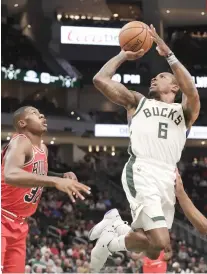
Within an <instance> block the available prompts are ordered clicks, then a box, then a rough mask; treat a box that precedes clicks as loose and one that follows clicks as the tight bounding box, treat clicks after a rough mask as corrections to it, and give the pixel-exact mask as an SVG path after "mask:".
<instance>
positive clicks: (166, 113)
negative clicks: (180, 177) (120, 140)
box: [129, 97, 186, 165]
mask: <svg viewBox="0 0 207 274" xmlns="http://www.w3.org/2000/svg"><path fill="white" fill-rule="evenodd" d="M185 141H186V125H185V118H184V114H183V109H182V105H181V104H167V103H164V102H160V101H156V100H154V99H147V98H145V97H143V98H142V99H141V101H140V103H139V105H138V107H137V110H136V112H135V114H134V116H133V118H132V121H131V124H130V147H129V152H131V154H132V155H133V154H134V155H135V156H136V157H139V156H140V157H146V158H150V159H155V160H157V161H161V162H165V163H166V164H170V165H176V164H177V162H179V160H180V157H181V153H182V150H183V148H184V145H185Z"/></svg>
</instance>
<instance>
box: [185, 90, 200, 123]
mask: <svg viewBox="0 0 207 274" xmlns="http://www.w3.org/2000/svg"><path fill="white" fill-rule="evenodd" d="M182 106H183V110H184V112H185V116H186V124H187V127H188V128H190V127H191V126H192V125H193V123H194V122H195V121H196V119H197V118H198V116H199V112H200V97H199V95H198V93H197V92H196V93H195V94H194V95H192V96H189V97H187V96H186V95H183V98H182Z"/></svg>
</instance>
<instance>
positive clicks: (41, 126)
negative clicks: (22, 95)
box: [24, 107, 47, 134]
mask: <svg viewBox="0 0 207 274" xmlns="http://www.w3.org/2000/svg"><path fill="white" fill-rule="evenodd" d="M24 122H25V129H27V130H28V131H30V132H32V133H34V134H42V133H44V132H45V131H47V121H46V119H45V116H44V115H43V114H41V113H40V112H39V111H38V110H37V109H36V108H33V107H28V108H27V109H26V110H25V115H24Z"/></svg>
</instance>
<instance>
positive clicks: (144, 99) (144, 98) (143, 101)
mask: <svg viewBox="0 0 207 274" xmlns="http://www.w3.org/2000/svg"><path fill="white" fill-rule="evenodd" d="M146 100H147V98H146V97H143V99H141V101H140V103H139V105H138V108H137V110H136V111H135V113H134V115H132V118H134V117H135V116H136V115H137V114H138V113H139V112H140V110H141V109H142V108H143V106H144V103H145V102H146Z"/></svg>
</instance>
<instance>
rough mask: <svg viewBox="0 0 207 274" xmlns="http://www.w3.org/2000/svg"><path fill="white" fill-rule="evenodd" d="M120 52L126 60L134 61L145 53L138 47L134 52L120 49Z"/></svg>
mask: <svg viewBox="0 0 207 274" xmlns="http://www.w3.org/2000/svg"><path fill="white" fill-rule="evenodd" d="M120 54H122V55H123V56H124V57H125V59H126V60H128V61H134V60H136V59H139V58H141V57H142V56H143V55H144V54H145V52H144V50H143V49H140V50H138V51H136V52H133V51H124V50H122V51H121V52H120Z"/></svg>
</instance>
